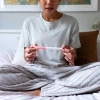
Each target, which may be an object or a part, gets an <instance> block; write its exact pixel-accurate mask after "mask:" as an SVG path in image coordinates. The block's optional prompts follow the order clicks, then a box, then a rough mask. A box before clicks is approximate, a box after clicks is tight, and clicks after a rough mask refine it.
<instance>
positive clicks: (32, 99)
mask: <svg viewBox="0 0 100 100" xmlns="http://www.w3.org/2000/svg"><path fill="white" fill-rule="evenodd" d="M0 100H100V93H93V94H84V95H72V96H61V97H36V96H31V95H28V94H25V93H21V92H19V93H18V92H17V93H16V92H13V93H12V92H3V91H0Z"/></svg>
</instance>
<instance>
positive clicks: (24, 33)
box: [19, 20, 30, 47]
mask: <svg viewBox="0 0 100 100" xmlns="http://www.w3.org/2000/svg"><path fill="white" fill-rule="evenodd" d="M29 45H30V40H29V30H28V23H27V21H26V20H25V22H24V24H23V27H22V30H21V36H20V40H19V47H27V46H29Z"/></svg>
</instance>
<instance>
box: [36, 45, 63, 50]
mask: <svg viewBox="0 0 100 100" xmlns="http://www.w3.org/2000/svg"><path fill="white" fill-rule="evenodd" d="M36 48H37V49H42V50H46V49H47V50H61V49H62V48H58V47H40V46H37V47H36Z"/></svg>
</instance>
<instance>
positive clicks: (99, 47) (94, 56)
mask: <svg viewBox="0 0 100 100" xmlns="http://www.w3.org/2000/svg"><path fill="white" fill-rule="evenodd" d="M98 33H99V32H98V31H88V32H80V34H81V35H80V39H81V44H82V48H79V49H78V50H77V52H78V55H79V59H78V60H77V61H76V64H77V65H81V64H86V63H91V62H96V61H100V53H99V51H100V44H99V35H98ZM87 35H88V36H87ZM1 36H2V38H1ZM19 36H20V31H19V30H15V31H12V30H10V31H0V38H1V39H0V65H5V64H11V63H12V61H13V59H14V57H15V54H16V52H17V51H16V50H17V46H18V39H19ZM97 36H98V38H97ZM8 37H9V38H8ZM86 37H87V39H86ZM3 38H4V40H3ZM84 38H85V40H84ZM89 38H90V40H89ZM5 39H6V40H7V42H5ZM8 41H9V42H8ZM89 41H92V42H89ZM2 43H3V45H2ZM9 44H10V45H9ZM85 44H88V45H85ZM90 50H91V51H92V52H90ZM86 51H87V53H86ZM90 56H91V57H90ZM17 59H18V58H17ZM61 99H62V100H89V99H90V100H100V92H99V90H98V91H95V92H92V93H85V94H78V95H69V96H67V95H65V96H59V97H55V96H51V97H48V96H47V97H42V96H32V95H31V94H29V93H23V92H11V91H0V100H61Z"/></svg>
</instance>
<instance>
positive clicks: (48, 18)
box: [42, 12, 62, 22]
mask: <svg viewBox="0 0 100 100" xmlns="http://www.w3.org/2000/svg"><path fill="white" fill-rule="evenodd" d="M42 17H43V19H44V20H46V21H49V22H54V21H56V20H58V19H60V18H61V17H62V13H59V12H55V13H54V14H52V15H50V14H48V15H47V14H46V13H44V12H43V13H42Z"/></svg>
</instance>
